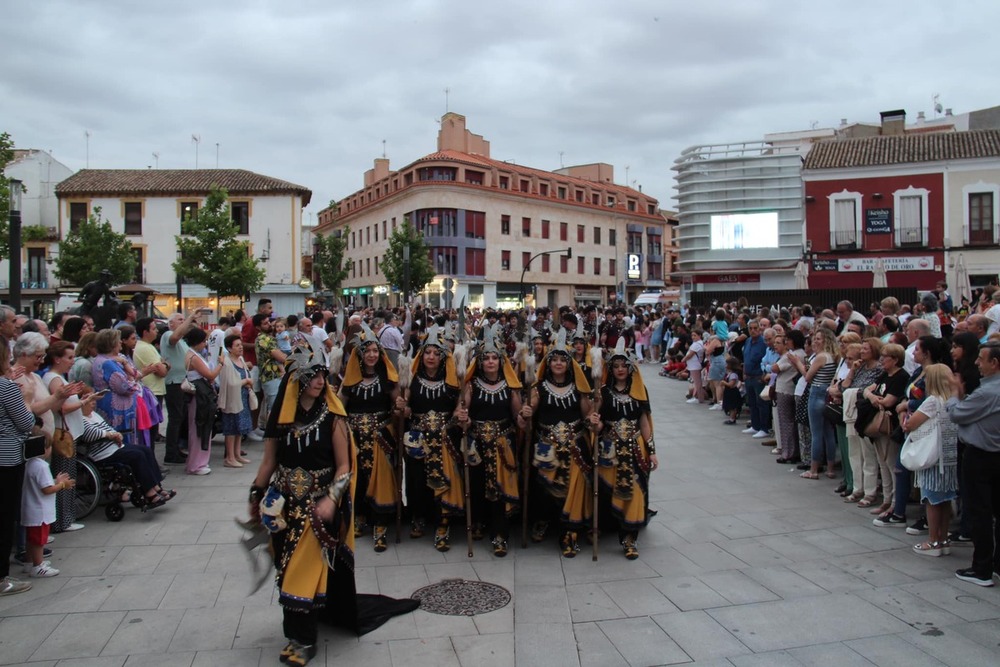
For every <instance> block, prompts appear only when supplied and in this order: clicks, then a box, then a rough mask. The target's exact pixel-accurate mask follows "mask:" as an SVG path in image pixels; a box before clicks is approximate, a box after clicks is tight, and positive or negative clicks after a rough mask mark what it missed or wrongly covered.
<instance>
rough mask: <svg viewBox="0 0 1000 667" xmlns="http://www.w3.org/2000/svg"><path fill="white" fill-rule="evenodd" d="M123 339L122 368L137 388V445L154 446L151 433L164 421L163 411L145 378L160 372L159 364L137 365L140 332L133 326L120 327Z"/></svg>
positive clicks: (124, 325)
mask: <svg viewBox="0 0 1000 667" xmlns="http://www.w3.org/2000/svg"><path fill="white" fill-rule="evenodd" d="M118 331H119V333H120V334H121V339H122V354H123V355H124V356H125V361H124V363H123V364H122V366H123V367H124V368H125V374H126V375H127V376H128V377H129V378H131V380H132V381H133V382H134V383H135V386H136V397H135V425H136V431H137V433H138V437H139V441H138V442H137V443H136V444H139V445H143V446H145V447H151V446H152V444H153V443H152V440H151V432H152V431H153V427H155V426H157V425H158V424H160V423H161V422H162V421H163V409H162V408H161V407H160V404H159V402H158V401H157V400H156V396H154V395H153V392H152V391H150V390H149V389H148V388H147V387H146V385H145V383H144V382H143V378H145V377H146V376H148V375H152V374H154V373H156V372H157V371H158V370H159V364H158V363H149V364H145V365H143V367H142V368H139V367H138V366H136V364H135V356H134V355H135V348H136V345H138V344H139V332H138V331H136V329H135V327H133V326H132V325H131V324H123V325H122V326H120V327H118Z"/></svg>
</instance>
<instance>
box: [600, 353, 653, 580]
mask: <svg viewBox="0 0 1000 667" xmlns="http://www.w3.org/2000/svg"><path fill="white" fill-rule="evenodd" d="M587 421H588V425H589V427H590V428H591V429H592V430H593V431H595V432H596V433H597V442H598V445H597V447H598V483H599V489H598V493H599V496H600V504H601V507H602V509H604V510H607V511H609V512H610V514H611V516H612V517H614V519H615V521H617V523H618V541H619V543H620V544H621V546H622V549H623V551H624V552H625V557H626V558H628V559H629V560H635V559H636V558H638V557H639V547H638V540H639V528H641V527H643V526H645V525H646V524H647V523H649V519H650V518H651V517H652V516H653V515H654V514H655V512H652V511H650V509H649V474H650V473H651V472H652V471H654V470H656V469H657V467H659V461H658V460H657V458H656V446H655V445H654V441H653V418H652V414H651V411H650V407H649V396H648V395H647V393H646V385H645V384H644V383H643V381H642V375H641V374H640V373H639V369H638V367H637V366H636V363H635V360H634V359H632V358H631V357H630V356H629V355H628V353H627V352H626V351H625V344H624V339H622V340H621V341H620V342H619V343H618V345H617V346H616V347H615V349H614V351H613V352H612V353H611V355H610V358H609V359H608V361H607V364H606V368H605V371H604V381H603V382H602V383H601V391H600V397H599V398H598V406H597V409H596V410H595V411H594V412H592V413H591V414H590V415H589V417H588V419H587Z"/></svg>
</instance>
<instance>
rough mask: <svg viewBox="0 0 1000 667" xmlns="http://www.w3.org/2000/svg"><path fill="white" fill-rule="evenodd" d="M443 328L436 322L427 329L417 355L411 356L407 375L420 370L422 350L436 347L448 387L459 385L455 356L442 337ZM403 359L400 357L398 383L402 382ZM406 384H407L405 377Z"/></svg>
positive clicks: (422, 357) (411, 375)
mask: <svg viewBox="0 0 1000 667" xmlns="http://www.w3.org/2000/svg"><path fill="white" fill-rule="evenodd" d="M444 333H445V332H444V330H442V329H441V327H439V326H437V325H436V324H435V325H433V326H431V327H430V328H429V329H428V330H427V337H426V338H424V342H423V344H422V345H421V346H420V350H419V351H418V352H417V356H416V357H414V358H413V361H412V362H409V360H407V361H408V363H409V367H408V368H407V370H408V371H409V377H411V378H412V377H414V376H416V375H417V373H418V372H419V371H420V368H421V366H422V365H423V363H424V350H426V349H427V348H428V347H436V348H437V349H439V350H440V351H441V361H442V363H443V364H444V381H445V384H447V385H448V386H450V387H455V388H456V389H457V388H458V386H459V380H458V372H457V369H456V366H455V357H454V356H453V355H452V354H451V348H450V346H449V345H448V343H447V341H446V340H445V339H444ZM402 376H403V360H402V359H400V384H401V385H402V384H403V379H402ZM406 384H409V380H408V379H407V382H406ZM404 386H405V385H404Z"/></svg>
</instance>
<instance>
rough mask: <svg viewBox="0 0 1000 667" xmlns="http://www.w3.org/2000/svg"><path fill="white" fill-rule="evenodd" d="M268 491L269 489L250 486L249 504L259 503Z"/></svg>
mask: <svg viewBox="0 0 1000 667" xmlns="http://www.w3.org/2000/svg"><path fill="white" fill-rule="evenodd" d="M266 491H267V489H266V488H264V487H263V486H256V485H251V486H250V497H249V498H248V499H247V502H250V503H259V502H260V501H261V500H263V499H264V493H265V492H266Z"/></svg>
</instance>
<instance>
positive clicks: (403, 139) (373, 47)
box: [0, 0, 1000, 219]
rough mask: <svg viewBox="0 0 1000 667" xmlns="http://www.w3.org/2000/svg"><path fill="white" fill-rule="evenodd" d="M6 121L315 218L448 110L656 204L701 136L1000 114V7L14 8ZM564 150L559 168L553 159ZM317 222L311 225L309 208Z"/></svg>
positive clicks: (525, 154)
mask: <svg viewBox="0 0 1000 667" xmlns="http://www.w3.org/2000/svg"><path fill="white" fill-rule="evenodd" d="M3 12H4V26H5V28H4V36H3V38H2V39H0V56H2V58H0V63H2V68H0V131H6V132H9V133H10V134H11V135H12V136H13V137H14V140H15V142H16V144H17V146H18V147H20V148H40V149H45V150H51V151H52V152H53V154H54V155H55V157H56V158H57V159H58V160H60V161H61V162H63V163H64V164H66V165H67V166H69V167H70V168H72V169H82V168H84V167H85V166H86V164H87V139H86V136H85V133H86V132H89V133H90V139H89V164H90V167H91V168H138V169H141V168H146V167H147V166H154V165H155V164H156V160H155V158H154V157H153V153H154V152H155V153H158V154H159V166H160V168H193V167H194V166H195V144H194V143H193V142H192V135H193V134H194V135H198V136H200V137H201V142H200V145H199V149H198V164H199V166H201V167H203V168H204V167H215V166H216V145H218V156H219V157H218V166H219V167H222V168H244V169H250V170H253V171H257V172H260V173H264V174H267V175H269V176H274V177H277V178H282V179H286V180H289V181H293V182H296V183H298V184H300V185H304V186H306V187H308V188H310V189H311V190H312V191H313V203H312V204H311V205H310V206H309V208H308V209H307V211H309V212H312V213H313V217H315V212H316V211H319V210H320V209H321V208H322V207H323V206H325V205H326V203H327V202H328V201H329V200H330V199H340V198H342V197H344V196H345V195H348V194H350V193H352V192H354V191H356V190H357V189H359V188H360V187H361V185H362V175H363V172H364V171H365V170H366V169H368V168H370V167H371V164H372V160H373V159H374V158H376V157H379V156H381V154H382V141H383V140H385V141H386V149H385V150H386V153H387V155H388V157H389V158H390V160H391V168H393V169H397V168H400V167H402V166H404V165H406V164H408V163H410V162H412V161H413V160H415V159H417V158H419V157H421V156H423V155H426V154H428V153H431V152H433V151H434V150H436V138H437V130H438V124H437V121H438V120H439V119H440V117H441V116H442V114H443V113H444V112H445V110H446V107H445V92H444V91H445V89H446V88H448V89H449V90H450V93H449V95H448V97H449V102H448V107H449V108H450V110H451V111H455V112H458V113H461V114H464V115H465V116H466V117H467V119H468V127H469V129H470V130H472V131H473V132H476V133H478V134H482V135H484V136H485V138H486V139H487V140H489V141H490V142H491V147H492V157H494V158H496V159H501V160H513V161H514V162H516V163H518V164H523V165H528V166H531V167H536V168H540V169H547V170H551V169H557V168H559V166H560V160H561V161H562V163H563V164H565V165H567V166H568V165H571V164H582V163H587V162H597V161H601V162H608V163H611V164H612V165H614V167H615V178H616V181H617V182H618V183H625V182H626V175H625V167H626V166H629V167H630V170H629V176H628V180H629V181H630V182H632V184H633V185H641V186H642V188H643V190H644V191H645V192H647V193H649V194H651V195H653V196H655V197H657V198H659V199H660V200H661V203H662V204H663V205H664V206H665V207H666V206H669V205H670V200H671V198H672V197H673V172H671V171H670V167H671V165H672V164H673V160H674V158H675V157H677V155H678V154H679V152H680V151H681V150H682V149H683V148H685V147H687V146H690V145H693V144H701V143H723V142H728V141H742V140H747V139H760V138H762V136H763V134H764V133H767V132H778V131H790V130H801V129H808V128H809V127H810V126H811V125H812V124H813V123H816V124H817V126H818V127H835V126H836V125H837V124H839V122H840V119H841V118H847V119H849V120H850V121H869V122H877V120H878V113H879V111H884V110H887V109H897V108H905V109H906V111H907V113H908V118H909V119H910V120H912V119H915V118H916V115H917V112H918V111H925V112H927V115H928V117H931V116H932V115H933V111H932V102H931V97H932V95H934V94H935V93H938V94H940V100H941V103H942V105H943V106H945V107H952V108H954V110H955V113H962V112H965V111H971V110H975V109H980V108H984V107H989V106H994V105H996V104H1000V97H998V95H997V93H996V91H997V90H998V86H997V80H998V76H997V64H998V59H997V56H996V49H995V46H994V43H995V31H996V26H997V25H998V24H1000V3H998V2H996V0H963V2H961V3H941V2H922V1H917V2H910V3H903V4H900V3H893V2H884V3H883V2H871V0H864V1H855V0H841V1H840V2H836V3H833V2H800V1H794V2H793V1H789V2H778V1H776V0H774V1H772V0H756V1H755V0H729V1H726V2H713V1H709V0H706V1H704V2H698V3H692V2H679V1H673V0H669V1H668V0H635V1H630V0H619V1H618V2H608V1H607V0H603V1H596V0H575V1H574V0H541V1H540V0H533V1H531V2H522V1H521V0H508V1H507V2H495V3H480V2H467V1H458V0H455V1H451V2H446V1H444V0H406V1H404V0H392V1H389V2H380V3H369V2H337V3H335V2H329V1H327V0H322V1H320V0H315V1H312V0H310V1H305V0H286V1H284V2H278V1H264V0H240V1H239V2H230V1H223V0H211V1H206V0H171V1H170V2H155V1H153V2H141V1H129V2H126V1H125V0H101V1H84V0H62V1H55V0H32V1H30V2H26V1H21V2H6V3H4V9H3ZM560 153H562V157H560ZM307 219H308V218H307Z"/></svg>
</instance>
